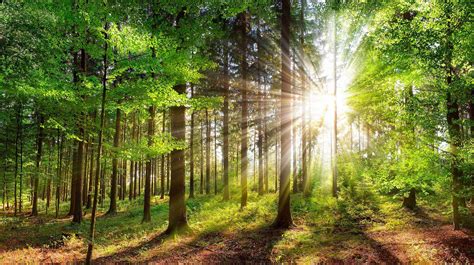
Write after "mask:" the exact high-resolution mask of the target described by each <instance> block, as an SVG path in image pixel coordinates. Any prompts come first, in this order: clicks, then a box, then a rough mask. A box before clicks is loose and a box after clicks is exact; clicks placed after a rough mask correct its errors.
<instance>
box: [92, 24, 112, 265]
mask: <svg viewBox="0 0 474 265" xmlns="http://www.w3.org/2000/svg"><path fill="white" fill-rule="evenodd" d="M108 28H109V25H108V23H107V22H106V23H105V26H104V30H105V31H104V36H105V39H107V38H108V34H107V30H108ZM107 49H108V44H107V42H105V44H104V57H103V68H102V72H103V76H102V100H101V110H100V127H99V137H98V140H97V143H98V145H97V157H96V170H95V181H94V202H93V204H92V213H91V226H90V233H89V244H88V247H87V256H86V264H91V260H92V251H93V248H94V236H95V222H96V212H97V201H98V194H99V174H100V172H101V164H100V159H101V156H102V141H103V131H104V127H105V102H106V95H107V68H108V64H107Z"/></svg>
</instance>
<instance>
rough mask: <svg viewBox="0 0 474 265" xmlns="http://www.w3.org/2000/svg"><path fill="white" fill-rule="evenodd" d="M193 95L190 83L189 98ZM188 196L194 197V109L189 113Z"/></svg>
mask: <svg viewBox="0 0 474 265" xmlns="http://www.w3.org/2000/svg"><path fill="white" fill-rule="evenodd" d="M193 97H194V85H192V84H191V98H193ZM189 198H194V110H193V111H192V113H191V133H190V136H189Z"/></svg>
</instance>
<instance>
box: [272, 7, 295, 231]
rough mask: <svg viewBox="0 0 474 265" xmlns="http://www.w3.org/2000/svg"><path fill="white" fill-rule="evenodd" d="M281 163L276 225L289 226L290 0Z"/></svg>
mask: <svg viewBox="0 0 474 265" xmlns="http://www.w3.org/2000/svg"><path fill="white" fill-rule="evenodd" d="M281 5H282V14H281V39H280V47H281V62H282V63H281V99H280V102H281V114H280V119H281V120H280V132H281V147H280V150H281V151H280V153H281V164H280V168H281V170H280V189H279V194H278V214H277V217H276V219H275V223H274V225H275V227H279V228H288V227H290V226H291V225H292V223H293V221H292V218H291V210H290V170H291V164H290V161H291V127H292V124H291V100H292V94H291V73H290V64H291V61H290V20H291V16H290V12H291V6H290V0H281Z"/></svg>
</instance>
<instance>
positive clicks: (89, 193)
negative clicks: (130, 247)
mask: <svg viewBox="0 0 474 265" xmlns="http://www.w3.org/2000/svg"><path fill="white" fill-rule="evenodd" d="M95 117H96V114H95V111H94V123H95V119H96V118H95ZM90 145H91V159H90V166H89V184H88V185H87V203H86V209H90V208H91V206H92V185H94V182H93V180H94V145H93V141H92V138H91V143H90ZM84 190H85V189H84Z"/></svg>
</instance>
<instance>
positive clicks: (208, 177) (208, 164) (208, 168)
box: [206, 109, 211, 194]
mask: <svg viewBox="0 0 474 265" xmlns="http://www.w3.org/2000/svg"><path fill="white" fill-rule="evenodd" d="M210 192H211V125H210V122H209V111H208V109H206V194H209V193H210Z"/></svg>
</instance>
